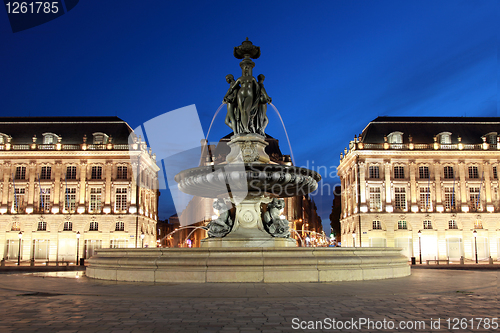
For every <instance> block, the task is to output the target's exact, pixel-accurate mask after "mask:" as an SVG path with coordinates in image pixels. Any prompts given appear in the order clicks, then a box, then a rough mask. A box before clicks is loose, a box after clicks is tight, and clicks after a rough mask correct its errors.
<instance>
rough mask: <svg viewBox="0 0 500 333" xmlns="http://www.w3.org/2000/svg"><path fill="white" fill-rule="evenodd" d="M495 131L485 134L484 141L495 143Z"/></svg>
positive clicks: (496, 134)
mask: <svg viewBox="0 0 500 333" xmlns="http://www.w3.org/2000/svg"><path fill="white" fill-rule="evenodd" d="M497 136H498V133H497V132H490V133H488V134H486V135H485V137H486V142H488V143H489V144H490V145H496V144H497Z"/></svg>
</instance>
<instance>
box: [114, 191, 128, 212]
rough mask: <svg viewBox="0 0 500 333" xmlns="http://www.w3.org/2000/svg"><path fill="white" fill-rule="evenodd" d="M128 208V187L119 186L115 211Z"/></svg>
mask: <svg viewBox="0 0 500 333" xmlns="http://www.w3.org/2000/svg"><path fill="white" fill-rule="evenodd" d="M124 210H127V189H126V188H125V187H121V188H120V187H118V188H117V189H116V200H115V211H124Z"/></svg>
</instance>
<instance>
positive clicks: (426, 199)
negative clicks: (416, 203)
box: [420, 187, 431, 210]
mask: <svg viewBox="0 0 500 333" xmlns="http://www.w3.org/2000/svg"><path fill="white" fill-rule="evenodd" d="M430 207H431V192H430V188H429V187H421V188H420V209H421V210H426V209H429V208H430Z"/></svg>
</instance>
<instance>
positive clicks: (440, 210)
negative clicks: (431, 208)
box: [436, 206, 444, 213]
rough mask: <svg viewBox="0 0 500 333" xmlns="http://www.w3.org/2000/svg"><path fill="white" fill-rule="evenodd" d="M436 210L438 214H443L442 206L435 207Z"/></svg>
mask: <svg viewBox="0 0 500 333" xmlns="http://www.w3.org/2000/svg"><path fill="white" fill-rule="evenodd" d="M436 210H437V211H438V212H439V213H442V212H444V207H443V206H437V207H436Z"/></svg>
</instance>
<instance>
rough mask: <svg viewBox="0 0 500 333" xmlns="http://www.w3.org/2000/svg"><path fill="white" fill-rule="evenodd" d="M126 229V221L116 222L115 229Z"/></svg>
mask: <svg viewBox="0 0 500 333" xmlns="http://www.w3.org/2000/svg"><path fill="white" fill-rule="evenodd" d="M124 230H125V223H123V222H116V225H115V231H124Z"/></svg>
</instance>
